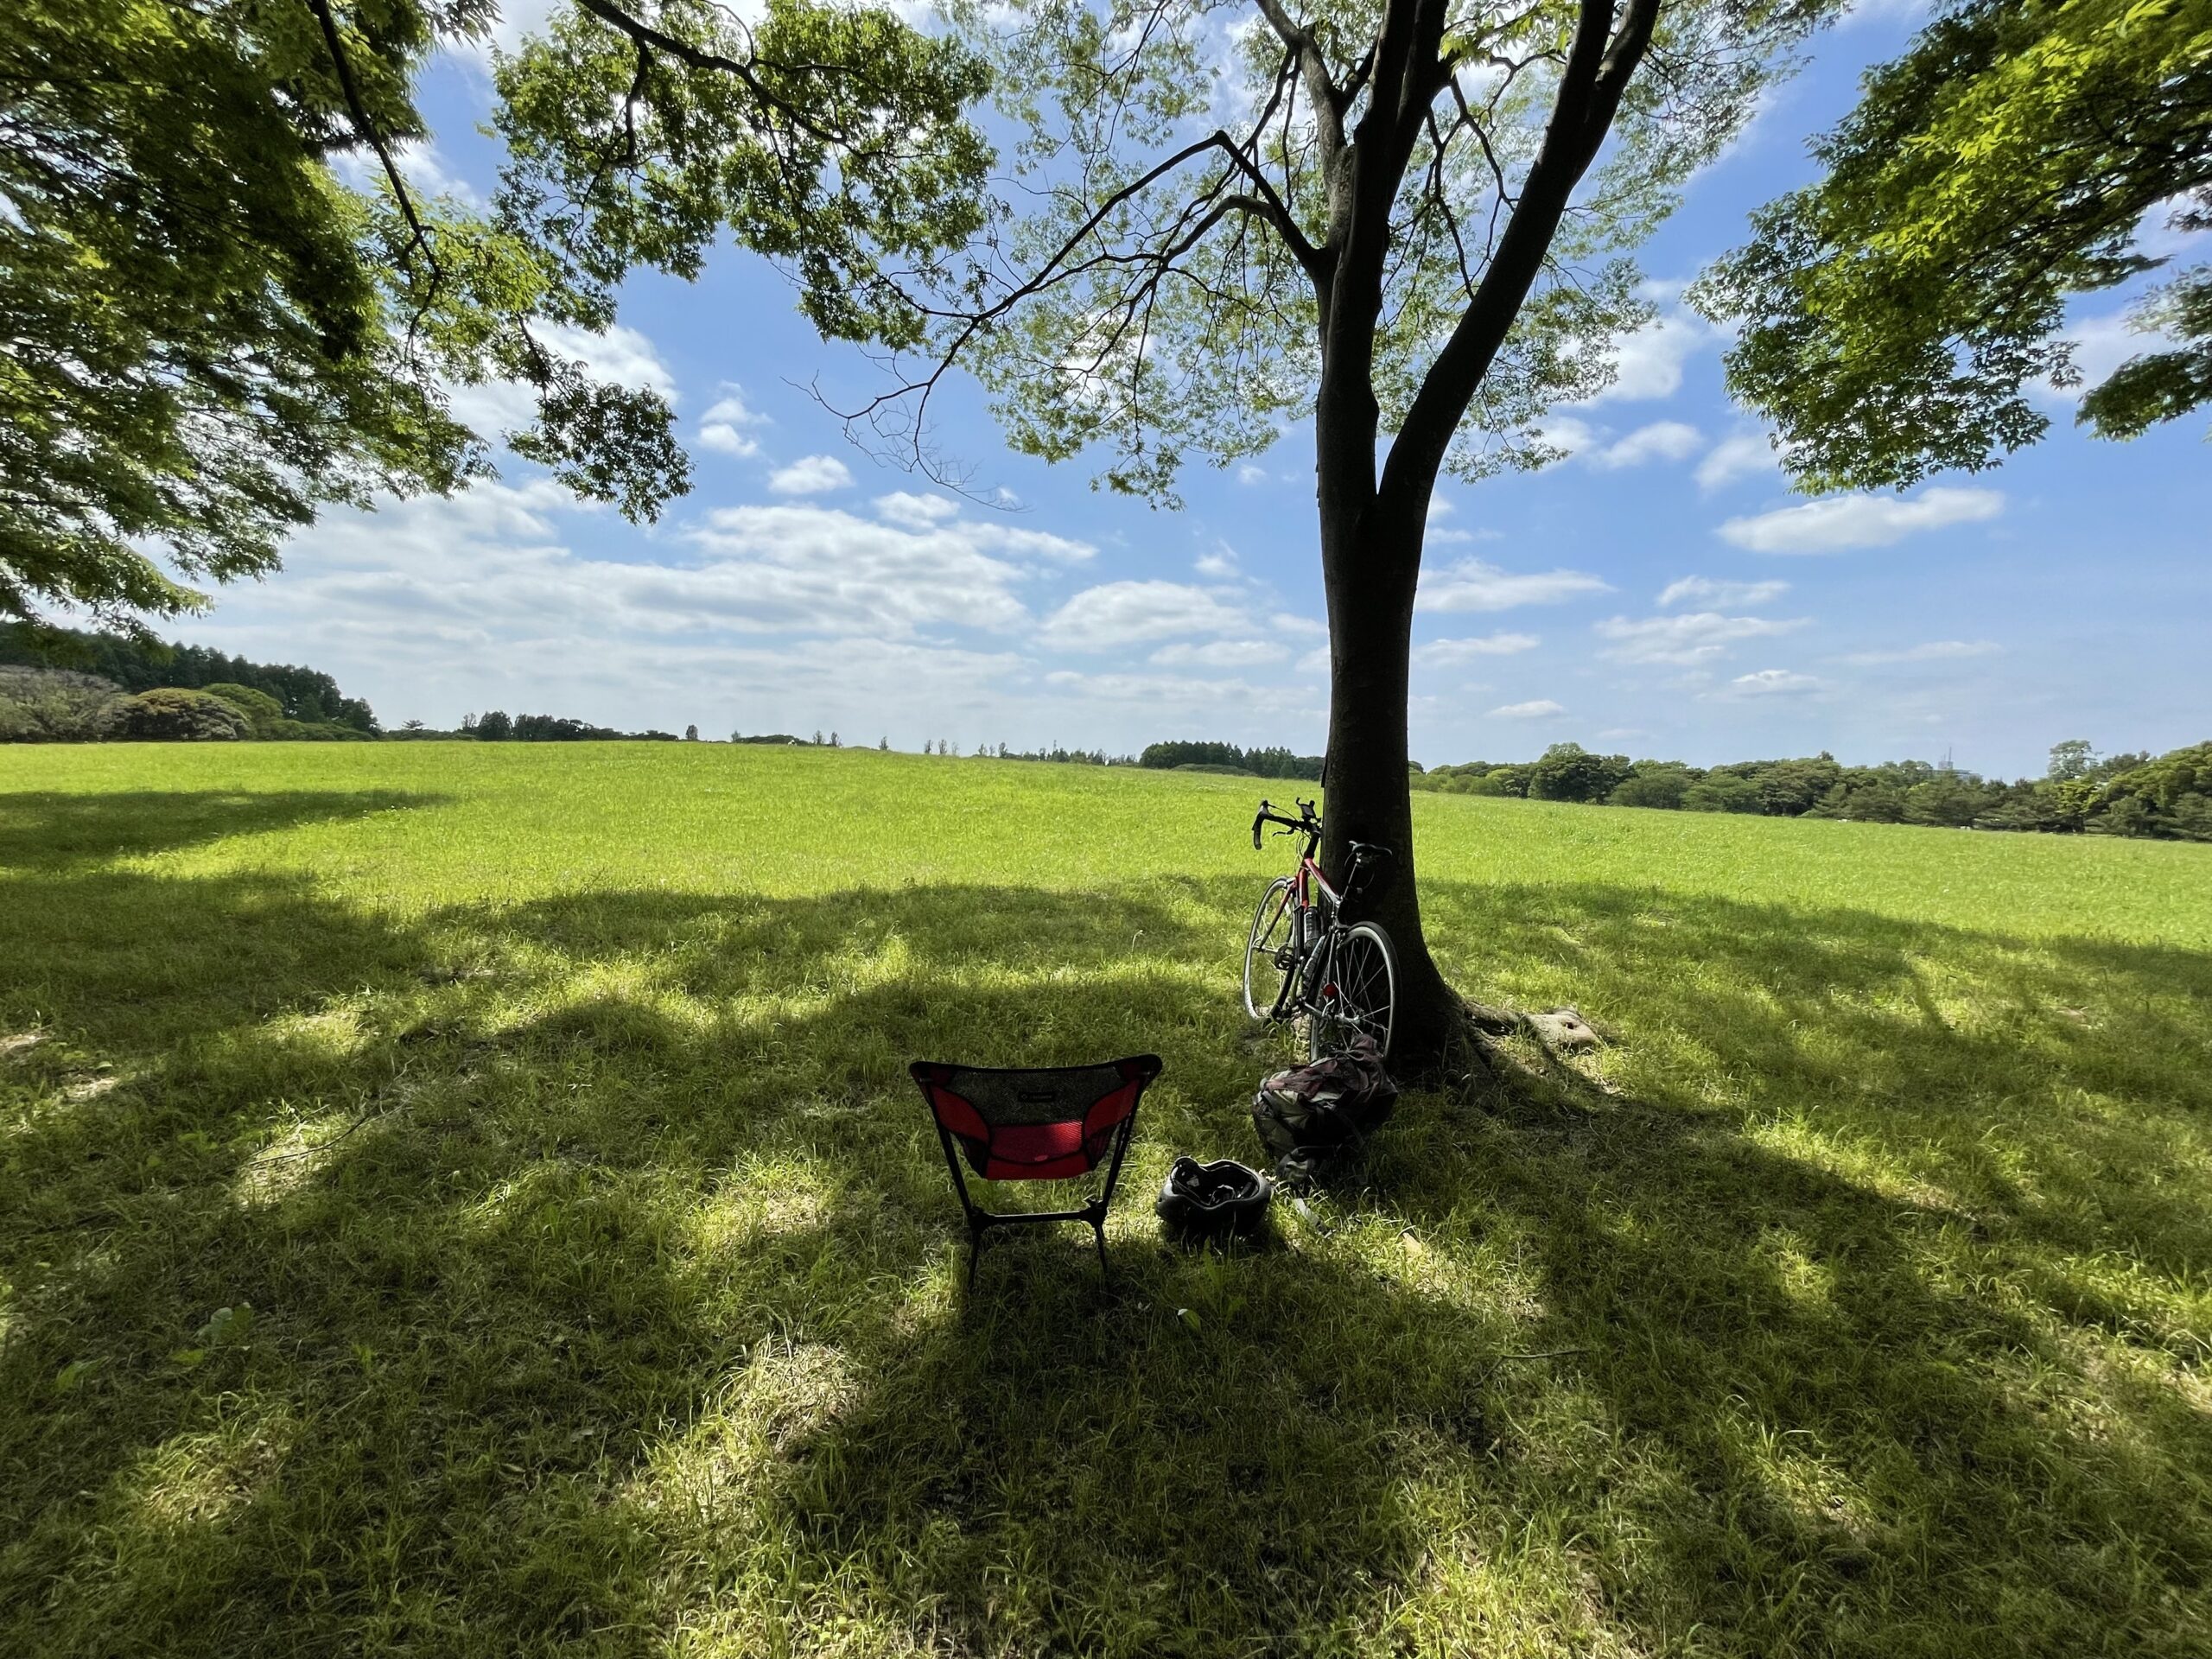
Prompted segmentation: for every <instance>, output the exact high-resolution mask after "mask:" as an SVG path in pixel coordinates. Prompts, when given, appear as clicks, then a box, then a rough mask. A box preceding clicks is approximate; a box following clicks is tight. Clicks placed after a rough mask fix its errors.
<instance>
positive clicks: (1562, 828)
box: [0, 744, 2212, 1659]
mask: <svg viewBox="0 0 2212 1659" xmlns="http://www.w3.org/2000/svg"><path fill="white" fill-rule="evenodd" d="M1262 791H1269V792H1274V793H1276V794H1278V795H1279V796H1287V795H1288V794H1290V793H1291V792H1292V790H1291V788H1290V787H1289V786H1286V785H1261V784H1257V783H1254V782H1250V781H1248V780H1243V779H1223V778H1211V777H1202V776H1185V775H1160V774H1143V773H1135V772H1122V771H1115V772H1103V771H1098V770H1093V769H1088V768H1077V767H1047V766H1027V765H1017V764H1011V763H997V762H986V761H979V760H935V759H924V758H920V757H915V756H898V755H883V754H877V753H867V752H858V753H855V752H838V753H830V752H817V751H770V750H763V749H755V748H737V747H721V746H712V747H703V746H689V745H685V746H678V745H642V744H640V745H627V746H622V745H610V746H597V745H578V746H543V747H538V746H502V747H464V746H459V745H420V746H402V745H397V744H390V745H379V746H359V747H350V746H298V747H294V746H281V745H268V746H259V745H257V746H237V747H206V748H198V747H130V746H105V747H95V748H87V749H76V750H72V749H51V750H40V749H29V748H14V749H9V750H0V1653H4V1654H8V1655H11V1656H12V1655H18V1654H20V1655H24V1656H30V1655H40V1656H62V1655H79V1654H81V1655H98V1656H109V1655H121V1654H140V1653H143V1654H162V1655H170V1654H219V1655H225V1656H234V1655H260V1654H288V1655H289V1654H321V1653H329V1654H339V1653H371V1654H385V1653H394V1654H398V1653H420V1654H437V1655H464V1654H466V1655H486V1656H491V1655H509V1654H516V1653H523V1652H545V1651H551V1650H554V1649H559V1650H561V1651H563V1653H574V1654H662V1653H669V1654H684V1655H706V1654H717V1655H742V1656H755V1655H760V1656H778V1655H785V1654H829V1655H840V1656H847V1655H849V1656H860V1655H902V1654H924V1653H925V1654H939V1655H947V1656H951V1655H961V1656H1025V1655H1033V1654H1061V1653H1067V1654H1084V1655H1090V1654H1110V1655H1129V1656H1154V1655H1224V1656H1228V1655H1236V1656H1255V1659H1257V1656H1272V1655H1305V1654H1313V1655H1322V1654H1332V1655H1361V1656H1383V1655H1390V1656H1399V1655H1415V1654H1418V1655H1459V1654H1466V1655H1482V1656H1511V1655H1522V1654H1568V1653H1572V1654H1589V1655H1608V1656H1610V1655H1620V1656H1628V1655H1637V1656H1653V1655H1662V1654H1729V1655H1743V1656H1760V1659H1765V1656H1778V1655H1796V1654H1803V1655H1815V1654H1818V1655H1829V1654H1853V1655H1868V1656H1882V1659H1901V1656H1911V1655H1935V1654H1943V1655H1960V1656H1967V1655H1972V1656H1981V1655H1989V1654H2000V1653H2001V1654H2037V1655H2053V1656H2062V1655H2063V1656H2077V1655H2088V1654H2113V1655H2122V1654H2124V1655H2130V1656H2137V1655H2141V1656H2151V1655H2171V1656H2177V1659H2180V1656H2187V1659H2202V1656H2203V1655H2204V1654H2205V1653H2206V1652H2207V1651H2208V1650H2212V848H2207V847H2191V846H2175V845H2155V844H2145V843H2130V842H2113V841H2107V840H2098V839H2060V838H2056V837H2037V836H1994V835H1976V834H1971V833H1962V832H1954V831H1936V830H1919V829H1897V828H1888V827H1874V826H1858V825H1849V824H1833V823H1790V822H1768V821H1760V820H1749V819H1738V818H1721V817H1701V816H1694V815H1685V814H1667V813H1655V812H1641V811H1632V810H1597V809H1591V808H1584V807H1547V806H1542V805H1536V804H1523V803H1519V802H1510V801H1481V800H1473V799H1468V798H1445V797H1424V798H1419V799H1418V801H1417V817H1418V821H1419V825H1420V835H1421V843H1420V861H1421V876H1422V880H1423V886H1424V891H1425V896H1426V899H1427V908H1428V915H1429V918H1430V927H1431V933H1432V938H1433V943H1434V944H1435V946H1436V948H1437V950H1438V954H1439V956H1440V958H1441V959H1442V960H1443V961H1444V962H1445V963H1446V965H1447V967H1448V969H1449V970H1450V972H1451V973H1452V975H1453V976H1454V977H1455V979H1456V981H1457V982H1459V983H1460V984H1462V985H1463V986H1464V987H1465V988H1467V989H1469V990H1470V991H1471V992H1474V993H1476V994H1478V995H1484V996H1485V997H1486V998H1489V999H1491V1000H1505V1001H1514V1002H1516V1003H1518V1004H1520V1005H1521V1006H1523V1007H1545V1006H1549V1005H1551V1004H1553V1003H1555V1002H1572V1003H1573V1004H1575V1005H1577V1006H1579V1007H1580V1008H1581V1009H1582V1010H1583V1011H1584V1013H1585V1014H1587V1015H1588V1016H1589V1017H1590V1018H1591V1019H1592V1020H1594V1021H1596V1022H1597V1023H1598V1024H1599V1027H1601V1029H1603V1030H1604V1031H1605V1033H1607V1035H1608V1038H1609V1039H1610V1040H1609V1043H1608V1045H1607V1046H1606V1047H1605V1049H1604V1050H1603V1051H1602V1052H1600V1053H1599V1054H1598V1055H1597V1056H1595V1057H1594V1058H1591V1059H1588V1060H1586V1061H1582V1062H1578V1063H1577V1069H1574V1070H1566V1069H1561V1068H1554V1069H1553V1070H1552V1071H1551V1072H1550V1074H1549V1075H1548V1077H1546V1078H1544V1079H1543V1080H1541V1081H1540V1082H1539V1081H1532V1082H1530V1083H1529V1084H1526V1085H1525V1086H1522V1087H1518V1088H1516V1089H1514V1090H1510V1091H1499V1090H1465V1091H1462V1092H1460V1093H1458V1094H1441V1093H1439V1094H1419V1095H1412V1096H1408V1098H1407V1099H1406V1101H1405V1102H1404V1103H1403V1104H1402V1107H1401V1109H1400V1111H1399V1113H1398V1116H1396V1118H1395V1120H1394V1121H1393V1122H1392V1123H1391V1124H1390V1125H1389V1128H1388V1129H1387V1130H1386V1131H1385V1132H1384V1134H1383V1135H1382V1136H1381V1137H1379V1138H1378V1140H1377V1141H1376V1142H1375V1143H1374V1144H1373V1146H1372V1147H1370V1151H1369V1153H1368V1154H1367V1155H1366V1157H1365V1159H1364V1160H1363V1162H1362V1163H1360V1164H1359V1165H1358V1166H1356V1167H1354V1168H1351V1169H1349V1170H1347V1171H1345V1172H1344V1174H1343V1175H1342V1177H1341V1179H1338V1181H1336V1182H1335V1184H1334V1185H1332V1186H1331V1188H1330V1189H1329V1190H1328V1191H1326V1192H1324V1193H1322V1194H1320V1195H1319V1196H1317V1197H1316V1198H1314V1200H1313V1202H1312V1203H1311V1205H1309V1206H1308V1208H1307V1210H1306V1211H1303V1212H1301V1211H1296V1210H1293V1209H1291V1208H1290V1207H1289V1206H1287V1205H1278V1206H1277V1212H1276V1224H1275V1228H1274V1236H1273V1237H1272V1239H1271V1240H1270V1241H1269V1242H1268V1243H1267V1244H1266V1245H1265V1246H1264V1248H1261V1249H1255V1250H1248V1251H1240V1252H1239V1253H1237V1254H1235V1255H1229V1256H1225V1257H1224V1256H1219V1255H1209V1254H1204V1253H1201V1254H1196V1255H1190V1254H1184V1253H1182V1252H1179V1251H1177V1250H1174V1249H1169V1248H1168V1247H1166V1246H1165V1245H1164V1244H1163V1243H1161V1242H1160V1240H1159V1238H1158V1236H1157V1234H1156V1230H1155V1227H1154V1223H1153V1221H1152V1218H1151V1215H1150V1211H1149V1202H1148V1201H1149V1198H1150V1193H1151V1190H1152V1189H1153V1188H1154V1187H1156V1185H1157V1184H1158V1182H1159V1180H1160V1178H1161V1176H1162V1174H1163V1173H1164V1172H1165V1171H1166V1166H1167V1164H1168V1162H1169V1161H1170V1160H1171V1158H1172V1157H1173V1155H1174V1154H1176V1153H1177V1152H1179V1151H1190V1152H1194V1153H1197V1154H1200V1155H1203V1156H1221V1155H1230V1156H1239V1157H1243V1158H1245V1159H1247V1160H1250V1159H1254V1158H1255V1157H1256V1155H1257V1143H1256V1141H1255V1137H1254V1136H1253V1134H1252V1131H1251V1128H1250V1124H1249V1119H1248V1117H1247V1116H1246V1112H1247V1107H1248V1105H1249V1098H1250V1094H1251V1090H1252V1088H1253V1084H1254V1082H1255V1078H1256V1077H1257V1076H1258V1075H1259V1074H1260V1073H1261V1072H1262V1071H1263V1070H1265V1069H1267V1068H1268V1067H1269V1066H1271V1065H1275V1064H1278V1063H1280V1061H1281V1057H1283V1056H1284V1055H1285V1054H1286V1053H1287V1043H1286V1042H1285V1041H1284V1040H1283V1039H1281V1037H1280V1036H1277V1035H1272V1034H1266V1033H1256V1034H1255V1033H1252V1032H1250V1031H1249V1030H1248V1028H1247V1026H1246V1022H1245V1021H1244V1020H1243V1016H1242V1011H1241V1008H1240V1007H1239V1004H1238V1001H1237V996H1236V969H1237V963H1238V957H1239V951H1240V948H1241V944H1242V939H1243V930H1244V927H1245V925H1246V921H1247V918H1249V913H1250V911H1251V907H1252V905H1253V903H1254V901H1255V899H1256V897H1257V895H1258V893H1259V890H1260V888H1261V887H1262V885H1263V883H1264V882H1265V880H1267V878H1268V877H1269V876H1271V875H1273V874H1276V873H1277V871H1278V868H1280V867H1281V866H1283V865H1285V864H1286V863H1287V854H1286V853H1285V851H1284V849H1286V848H1287V845H1288V843H1287V842H1271V843H1269V848H1268V853H1267V854H1266V855H1257V854H1255V853H1254V852H1253V851H1252V850H1251V847H1250V843H1249V840H1248V839H1247V827H1248V825H1249V821H1250V816H1251V811H1252V808H1253V805H1254V804H1255V798H1256V797H1257V796H1258V795H1259V794H1260V793H1262ZM1147 1049H1150V1050H1156V1051H1157V1052H1160V1054H1162V1055H1163V1056H1165V1057H1166V1062H1167V1069H1166V1075H1165V1077H1163V1078H1162V1080H1161V1083H1160V1085H1159V1086H1158V1088H1157V1089H1156V1090H1155V1091H1154V1095H1153V1096H1151V1097H1150V1099H1149V1100H1148V1101H1147V1106H1146V1108H1145V1111H1144V1113H1143V1116H1142V1118H1141V1122H1140V1124H1139V1133H1138V1139H1137V1142H1136V1148H1135V1154H1134V1155H1133V1167H1132V1170H1131V1172H1130V1173H1129V1176H1128V1179H1127V1182H1126V1185H1125V1187H1124V1199H1123V1203H1122V1205H1121V1208H1120V1211H1119V1213H1118V1215H1117V1217H1116V1222H1115V1224H1114V1226H1113V1230H1112V1240H1113V1249H1114V1253H1115V1267H1116V1282H1115V1283H1114V1285H1113V1286H1112V1287H1102V1286H1101V1283H1100V1281H1099V1277H1098V1274H1097V1269H1096V1262H1095V1261H1094V1259H1093V1258H1092V1257H1091V1255H1090V1252H1089V1248H1088V1240H1087V1236H1086V1235H1085V1234H1084V1232H1083V1231H1082V1230H1078V1229H1065V1230H1057V1231H1053V1232H1043V1231H1039V1232H1036V1233H1033V1234H1030V1235H1027V1236H1014V1237H1010V1238H1001V1239H997V1240H995V1241H994V1242H993V1243H992V1244H991V1245H990V1246H989V1248H988V1249H987V1250H986V1252H985V1255H984V1257H983V1261H982V1272H981V1275H980V1278H979V1282H978V1285H977V1287H976V1291H975V1293H974V1294H972V1295H968V1294H963V1290H962V1285H961V1281H962V1270H963V1250H964V1244H965V1238H964V1231H963V1230H962V1229H961V1228H960V1227H959V1224H958V1212H957V1209H956V1208H955V1205H954V1202H953V1199H952V1197H951V1193H950V1187H949V1185H948V1183H947V1181H946V1179H945V1174H944V1166H943V1163H942V1161H941V1159H940V1157H939V1154H938V1147H937V1144H936V1141H935V1138H934V1135H932V1134H931V1131H930V1129H929V1128H928V1125H927V1121H926V1117H925V1112H924V1109H923V1107H922V1104H921V1102H920V1100H919V1097H918V1095H916V1093H915V1092H914V1090H913V1089H912V1085H911V1084H910V1083H909V1082H908V1081H907V1078H906V1073H905V1067H906V1062H907V1061H908V1060H910V1059H912V1058H917V1057H928V1058H950V1059H963V1060H973V1061H980V1062H987V1063H988V1062H998V1063H1015V1062H1035V1063H1049V1062H1073V1061H1079V1060H1090V1059H1096V1058H1103V1057H1107V1056H1110V1055H1116V1054H1120V1053H1124V1052H1133V1051H1142V1050H1147ZM225 1310H228V1311H227V1312H226V1311H225Z"/></svg>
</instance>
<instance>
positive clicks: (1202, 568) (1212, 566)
mask: <svg viewBox="0 0 2212 1659" xmlns="http://www.w3.org/2000/svg"><path fill="white" fill-rule="evenodd" d="M1191 568H1192V569H1193V570H1196V571H1197V572H1198V574H1199V575H1202V576H1212V577H1214V578H1215V579H1216V580H1217V581H1218V580H1226V579H1227V578H1228V577H1230V576H1233V575H1236V549H1235V548H1233V547H1231V546H1230V544H1229V543H1227V542H1220V541H1217V542H1216V543H1214V544H1213V546H1212V548H1211V550H1208V551H1206V552H1204V553H1201V554H1199V555H1198V558H1197V559H1196V560H1195V561H1193V562H1192V566H1191Z"/></svg>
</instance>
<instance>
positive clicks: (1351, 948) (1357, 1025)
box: [1306, 922, 1398, 1060]
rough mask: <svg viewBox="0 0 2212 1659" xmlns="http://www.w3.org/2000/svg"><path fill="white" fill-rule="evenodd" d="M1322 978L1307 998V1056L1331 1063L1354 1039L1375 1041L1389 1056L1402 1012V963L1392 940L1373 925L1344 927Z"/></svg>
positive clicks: (1335, 942)
mask: <svg viewBox="0 0 2212 1659" xmlns="http://www.w3.org/2000/svg"><path fill="white" fill-rule="evenodd" d="M1320 979H1321V985H1320V988H1319V991H1318V992H1317V993H1315V994H1314V995H1312V996H1309V997H1308V998H1307V999H1306V1001H1307V1005H1308V1007H1309V1008H1310V1009H1311V1018H1310V1019H1309V1020H1307V1022H1306V1041H1307V1044H1308V1049H1307V1052H1308V1053H1310V1054H1311V1055H1312V1057H1313V1058H1314V1059H1317V1060H1320V1059H1326V1058H1328V1057H1329V1056H1330V1055H1332V1054H1340V1053H1342V1052H1344V1050H1345V1049H1347V1048H1349V1047H1351V1042H1352V1039H1354V1038H1355V1037H1371V1038H1373V1039H1375V1046H1376V1052H1379V1053H1382V1054H1383V1055H1385V1056H1387V1055H1388V1054H1389V1052H1390V1033H1391V1031H1392V1029H1393V1028H1394V1027H1395V1024H1396V1020H1397V1013H1398V958H1397V955H1396V953H1395V951H1393V950H1391V949H1390V936H1389V934H1387V933H1385V932H1384V931H1383V930H1382V929H1381V928H1379V927H1377V926H1376V925H1375V924H1374V923H1372V922H1356V923H1354V924H1353V925H1351V926H1350V927H1348V928H1345V929H1344V931H1342V932H1341V933H1339V934H1338V935H1337V937H1336V938H1334V939H1333V940H1332V941H1331V942H1330V946H1329V956H1328V960H1327V962H1326V963H1324V964H1322V972H1321V975H1320ZM1308 983H1309V984H1310V983H1311V981H1310V980H1309V981H1308Z"/></svg>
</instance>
